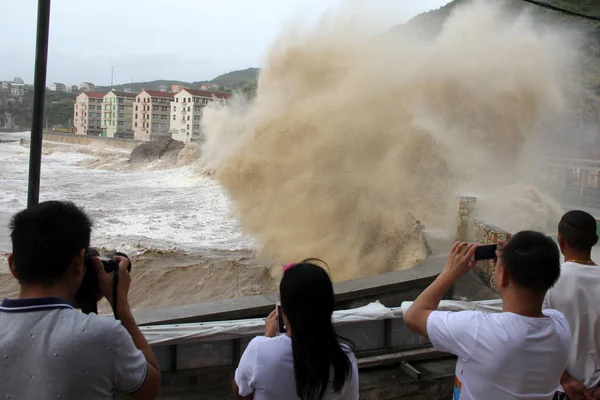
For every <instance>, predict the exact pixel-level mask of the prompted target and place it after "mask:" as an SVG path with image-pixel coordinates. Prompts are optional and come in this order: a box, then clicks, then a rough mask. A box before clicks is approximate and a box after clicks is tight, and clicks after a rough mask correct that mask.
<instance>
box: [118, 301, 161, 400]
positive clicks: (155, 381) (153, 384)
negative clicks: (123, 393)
mask: <svg viewBox="0 0 600 400" xmlns="http://www.w3.org/2000/svg"><path fill="white" fill-rule="evenodd" d="M119 303H120V302H119ZM125 303H127V304H119V306H118V310H119V317H120V320H121V324H122V325H123V327H125V329H126V330H127V332H129V334H130V335H131V339H133V343H134V344H135V347H137V348H138V349H139V350H140V351H141V352H142V353H143V354H144V357H145V358H146V361H147V362H148V372H147V373H146V378H145V379H144V383H143V384H142V386H140V388H139V389H137V390H136V391H135V392H133V393H130V395H131V396H132V397H133V398H135V399H152V398H155V397H156V396H158V393H159V392H160V380H161V375H160V367H159V366H158V361H157V360H156V357H155V356H154V353H153V352H152V348H151V347H150V345H149V344H148V341H147V340H146V338H145V337H144V335H143V334H142V331H140V328H139V327H138V325H137V323H136V322H135V319H134V317H133V313H132V312H131V309H130V308H129V303H128V302H127V301H125Z"/></svg>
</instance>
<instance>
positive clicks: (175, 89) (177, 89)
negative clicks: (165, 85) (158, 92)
mask: <svg viewBox="0 0 600 400" xmlns="http://www.w3.org/2000/svg"><path fill="white" fill-rule="evenodd" d="M183 89H187V88H186V87H185V86H183V85H171V92H173V93H177V92H181V91H182V90H183Z"/></svg>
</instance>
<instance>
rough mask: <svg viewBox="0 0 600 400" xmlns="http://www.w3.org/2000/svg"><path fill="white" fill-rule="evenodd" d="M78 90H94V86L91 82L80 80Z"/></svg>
mask: <svg viewBox="0 0 600 400" xmlns="http://www.w3.org/2000/svg"><path fill="white" fill-rule="evenodd" d="M79 90H81V91H82V92H95V91H96V86H95V85H94V84H93V83H91V82H81V83H80V84H79Z"/></svg>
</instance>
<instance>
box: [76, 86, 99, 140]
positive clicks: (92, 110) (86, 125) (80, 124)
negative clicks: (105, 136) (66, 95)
mask: <svg viewBox="0 0 600 400" xmlns="http://www.w3.org/2000/svg"><path fill="white" fill-rule="evenodd" d="M103 97H104V93H91V92H83V93H81V94H80V95H79V96H77V97H76V98H75V106H74V108H73V121H74V127H75V133H76V134H78V135H91V136H100V135H101V134H102V99H103Z"/></svg>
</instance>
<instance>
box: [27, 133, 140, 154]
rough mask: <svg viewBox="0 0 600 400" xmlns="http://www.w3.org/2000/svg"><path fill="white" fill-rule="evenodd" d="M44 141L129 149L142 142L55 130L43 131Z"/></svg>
mask: <svg viewBox="0 0 600 400" xmlns="http://www.w3.org/2000/svg"><path fill="white" fill-rule="evenodd" d="M44 141H48V142H59V143H69V144H78V145H83V146H90V145H94V146H101V147H107V148H113V149H129V150H133V149H134V148H135V147H137V145H138V144H140V143H142V142H141V141H139V140H132V139H115V138H107V137H101V136H86V135H75V134H72V133H62V132H55V131H44ZM21 144H23V145H28V144H29V139H21Z"/></svg>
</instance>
